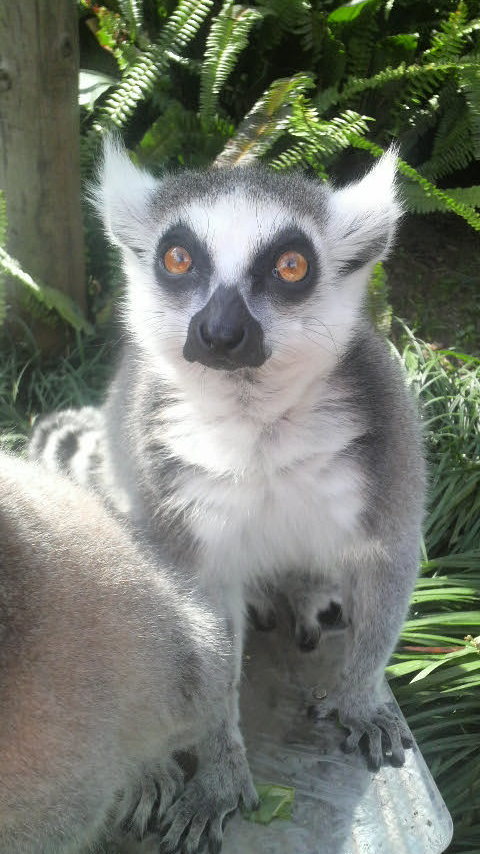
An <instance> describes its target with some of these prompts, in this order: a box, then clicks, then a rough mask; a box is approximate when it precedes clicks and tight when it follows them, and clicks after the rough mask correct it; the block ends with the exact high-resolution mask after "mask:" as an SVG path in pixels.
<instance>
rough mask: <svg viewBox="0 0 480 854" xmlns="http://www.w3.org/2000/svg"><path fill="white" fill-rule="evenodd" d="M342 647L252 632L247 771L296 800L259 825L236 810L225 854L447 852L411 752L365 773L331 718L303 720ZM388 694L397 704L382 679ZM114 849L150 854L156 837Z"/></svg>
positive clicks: (430, 793) (335, 638)
mask: <svg viewBox="0 0 480 854" xmlns="http://www.w3.org/2000/svg"><path fill="white" fill-rule="evenodd" d="M344 643H345V636H344V633H341V632H331V633H329V634H328V635H326V636H324V639H323V641H322V643H321V646H320V648H319V650H318V651H315V652H311V653H302V652H299V651H298V650H297V649H296V648H295V646H294V643H293V640H292V638H291V637H290V636H289V632H288V630H287V629H285V630H284V631H280V630H278V631H277V630H275V631H273V632H269V633H262V632H253V631H252V632H251V635H250V637H249V642H248V646H247V651H246V655H245V663H244V675H243V681H242V689H241V707H242V730H243V733H244V735H245V739H246V743H247V747H248V755H249V761H250V765H251V768H252V772H253V776H254V779H255V781H256V782H259V783H276V784H280V785H285V786H292V787H294V789H295V803H294V807H293V814H292V819H291V821H286V820H280V819H275V820H274V821H272V822H271V824H269V825H261V824H254V823H252V822H249V821H245V819H243V818H242V817H241V816H240V815H239V814H236V815H235V816H234V817H233V818H232V819H231V820H230V821H229V822H228V823H227V826H226V829H225V841H224V846H223V854H441V852H443V851H445V849H446V848H447V846H448V844H449V842H450V840H451V838H452V822H451V818H450V815H449V813H448V811H447V808H446V806H445V804H444V802H443V799H442V797H441V795H440V793H439V791H438V789H437V787H436V785H435V782H434V780H433V778H432V776H431V774H430V771H429V770H428V768H427V766H426V764H425V761H424V759H423V757H422V754H421V753H420V750H419V748H418V747H417V746H415V747H414V748H413V749H412V750H408V751H407V752H406V757H407V758H406V762H405V765H404V767H403V768H393V767H391V766H389V765H385V766H384V767H383V768H381V770H380V771H378V772H377V773H371V772H369V771H368V769H367V767H366V764H365V760H364V758H363V757H362V756H359V755H349V756H347V755H345V754H344V753H343V752H342V750H341V748H340V742H341V740H342V737H343V730H340V729H339V727H338V726H337V725H336V724H335V723H334V722H333V721H328V720H325V721H322V722H320V723H316V724H315V723H313V722H312V721H310V720H309V719H308V717H307V715H306V707H307V705H308V704H309V703H311V702H312V700H313V694H312V692H313V691H318V692H322V691H323V690H327V691H328V688H329V685H330V684H331V682H332V679H333V673H334V672H335V671H336V669H337V668H338V667H339V666H341V658H342V656H343V653H344ZM384 698H385V700H386V701H387V702H393V703H395V700H394V699H393V695H392V694H391V691H390V689H389V688H388V686H387V684H386V683H385V685H384ZM397 708H398V707H397ZM400 714H401V713H400ZM109 850H110V849H109ZM111 850H115V851H121V852H122V854H134V852H135V854H137V852H138V854H151V853H152V854H153V852H154V851H155V852H158V841H154V840H145V841H144V843H143V844H141V845H138V844H134V843H132V842H130V843H127V842H124V844H123V845H122V846H121V848H115V849H111Z"/></svg>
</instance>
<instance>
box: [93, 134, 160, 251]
mask: <svg viewBox="0 0 480 854" xmlns="http://www.w3.org/2000/svg"><path fill="white" fill-rule="evenodd" d="M97 174H98V183H97V184H93V185H92V186H91V187H90V194H89V195H90V199H91V201H92V203H93V205H94V207H95V208H96V209H97V211H98V213H99V214H100V216H101V217H102V219H103V222H104V224H105V229H106V231H107V233H108V235H109V236H110V238H111V239H112V240H113V241H114V242H115V243H118V244H120V245H122V246H128V247H130V248H131V249H136V248H138V247H139V246H140V247H141V246H142V245H143V244H144V242H145V220H146V217H147V216H148V213H147V205H148V200H149V197H150V196H151V194H152V192H153V191H154V190H155V188H156V187H157V186H158V182H157V181H156V180H155V178H153V176H152V175H149V173H148V172H145V171H144V170H143V169H139V168H138V167H137V166H135V165H134V164H133V163H132V161H131V160H130V158H129V156H128V154H127V152H126V150H125V147H124V145H123V143H122V142H121V140H120V138H119V137H117V136H114V135H109V136H107V137H106V138H105V140H104V143H103V151H102V159H101V161H100V164H99V167H98V172H97Z"/></svg>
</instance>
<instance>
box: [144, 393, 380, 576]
mask: <svg viewBox="0 0 480 854" xmlns="http://www.w3.org/2000/svg"><path fill="white" fill-rule="evenodd" d="M318 391H319V390H318V387H317V388H314V389H309V390H304V391H303V394H302V396H301V402H297V403H296V404H295V405H294V406H292V407H290V408H287V409H284V411H283V412H282V413H281V414H280V415H278V417H275V416H273V417H272V412H269V413H267V412H266V411H265V407H262V408H261V413H260V412H258V411H257V409H256V405H255V400H254V399H250V400H249V401H248V405H247V406H245V401H243V403H242V404H239V405H233V401H232V399H230V400H229V399H228V395H227V396H226V397H225V396H224V397H223V398H222V400H223V407H222V411H219V410H218V407H217V408H216V410H215V411H213V412H212V411H211V410H208V409H207V410H206V411H205V410H204V411H202V412H199V411H198V409H197V408H194V407H193V406H192V404H191V402H188V403H187V402H185V401H184V402H182V403H178V402H177V403H175V404H172V405H171V406H170V407H168V408H167V409H166V410H164V411H163V412H162V415H161V422H160V424H159V427H160V430H161V434H162V440H163V441H164V442H165V443H166V444H167V446H168V447H169V448H170V450H171V451H172V453H174V454H175V456H177V457H179V458H180V459H182V460H183V461H184V462H185V463H188V464H189V468H188V469H187V470H186V471H185V472H183V473H181V474H180V475H179V477H178V478H177V480H176V489H175V491H174V494H173V496H172V499H171V500H172V503H173V504H174V505H175V506H174V507H172V509H175V510H177V511H178V510H181V511H184V512H185V513H186V516H187V517H188V519H189V521H190V525H191V528H192V529H193V533H194V535H195V537H196V538H197V540H198V542H199V543H200V544H201V551H202V554H203V558H204V561H203V563H204V566H205V571H208V572H209V573H214V574H217V573H218V574H219V575H221V576H222V577H223V578H225V576H226V574H227V573H235V575H236V576H237V577H238V575H240V576H242V577H243V578H245V579H247V578H249V579H252V578H253V577H255V576H256V575H261V576H262V577H265V576H266V575H267V576H268V575H273V574H275V573H277V572H282V571H285V570H289V569H296V568H299V569H312V570H315V569H316V568H317V569H321V570H322V571H323V572H325V571H327V572H328V571H331V572H335V560H337V562H338V561H339V558H340V556H341V554H342V553H343V552H344V551H345V550H348V549H349V548H350V547H351V546H352V543H353V542H354V541H355V540H358V538H359V529H360V524H359V520H360V515H361V512H362V510H363V509H364V507H365V498H364V486H365V484H364V480H363V476H362V473H361V470H360V467H359V466H358V464H357V462H356V461H355V459H354V458H352V456H349V454H348V445H349V443H351V442H352V440H353V439H354V438H355V437H356V436H358V435H359V434H360V433H361V432H363V425H362V424H360V423H359V422H358V420H357V421H356V420H355V419H354V418H353V417H352V416H351V415H349V413H348V411H347V409H346V408H345V406H344V405H343V403H342V400H341V395H339V393H338V392H336V393H333V392H332V391H331V390H329V392H328V394H327V393H326V391H325V390H324V391H323V394H321V395H320V399H321V401H322V403H321V405H320V404H318V405H316V404H315V401H316V400H318V399H319V396H318ZM218 399H219V398H218V396H217V397H216V400H218ZM192 467H193V468H192Z"/></svg>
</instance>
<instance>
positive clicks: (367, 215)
mask: <svg viewBox="0 0 480 854" xmlns="http://www.w3.org/2000/svg"><path fill="white" fill-rule="evenodd" d="M396 157H397V153H396V151H395V150H394V149H392V148H391V149H389V151H387V152H386V154H384V155H383V157H381V159H380V160H379V161H378V163H376V165H375V166H374V167H373V169H371V170H370V171H369V172H367V174H366V175H365V177H364V178H362V179H361V180H360V181H357V182H356V183H354V184H348V185H347V186H346V187H344V188H343V189H341V190H333V191H331V192H330V194H329V196H328V197H327V210H328V213H327V229H326V237H327V240H328V244H329V250H330V253H331V255H332V256H333V261H334V264H335V267H336V270H337V272H338V273H339V274H340V275H344V276H346V275H349V274H350V273H354V272H355V271H356V270H359V269H360V268H361V267H364V266H365V265H367V264H373V263H374V262H376V261H379V260H380V259H381V258H382V257H384V256H385V255H386V253H387V252H388V249H389V247H390V244H391V242H392V238H393V236H394V233H395V225H396V223H397V220H398V218H399V217H400V215H401V212H402V211H401V208H400V205H399V203H398V200H397V197H396V187H395V164H396Z"/></svg>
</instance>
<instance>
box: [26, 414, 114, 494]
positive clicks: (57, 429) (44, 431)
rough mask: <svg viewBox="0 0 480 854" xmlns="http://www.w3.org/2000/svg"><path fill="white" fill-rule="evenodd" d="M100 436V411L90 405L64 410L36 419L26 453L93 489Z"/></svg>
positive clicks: (99, 463)
mask: <svg viewBox="0 0 480 854" xmlns="http://www.w3.org/2000/svg"><path fill="white" fill-rule="evenodd" d="M103 435H104V423H103V416H102V413H101V410H99V409H95V408H94V407H93V406H84V407H82V409H63V410H62V411H60V412H55V413H53V414H52V415H45V416H42V417H41V418H39V419H38V421H37V422H36V424H35V426H34V429H33V433H32V437H31V439H30V443H29V446H28V455H29V457H30V459H31V460H36V461H37V462H40V463H41V464H42V465H43V466H44V467H45V468H47V469H49V471H57V472H61V473H62V474H65V475H67V477H70V478H71V479H72V480H75V481H76V482H77V483H80V484H81V485H82V486H86V487H89V488H90V489H95V488H96V487H97V486H98V484H99V480H100V472H101V468H102V463H103Z"/></svg>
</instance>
